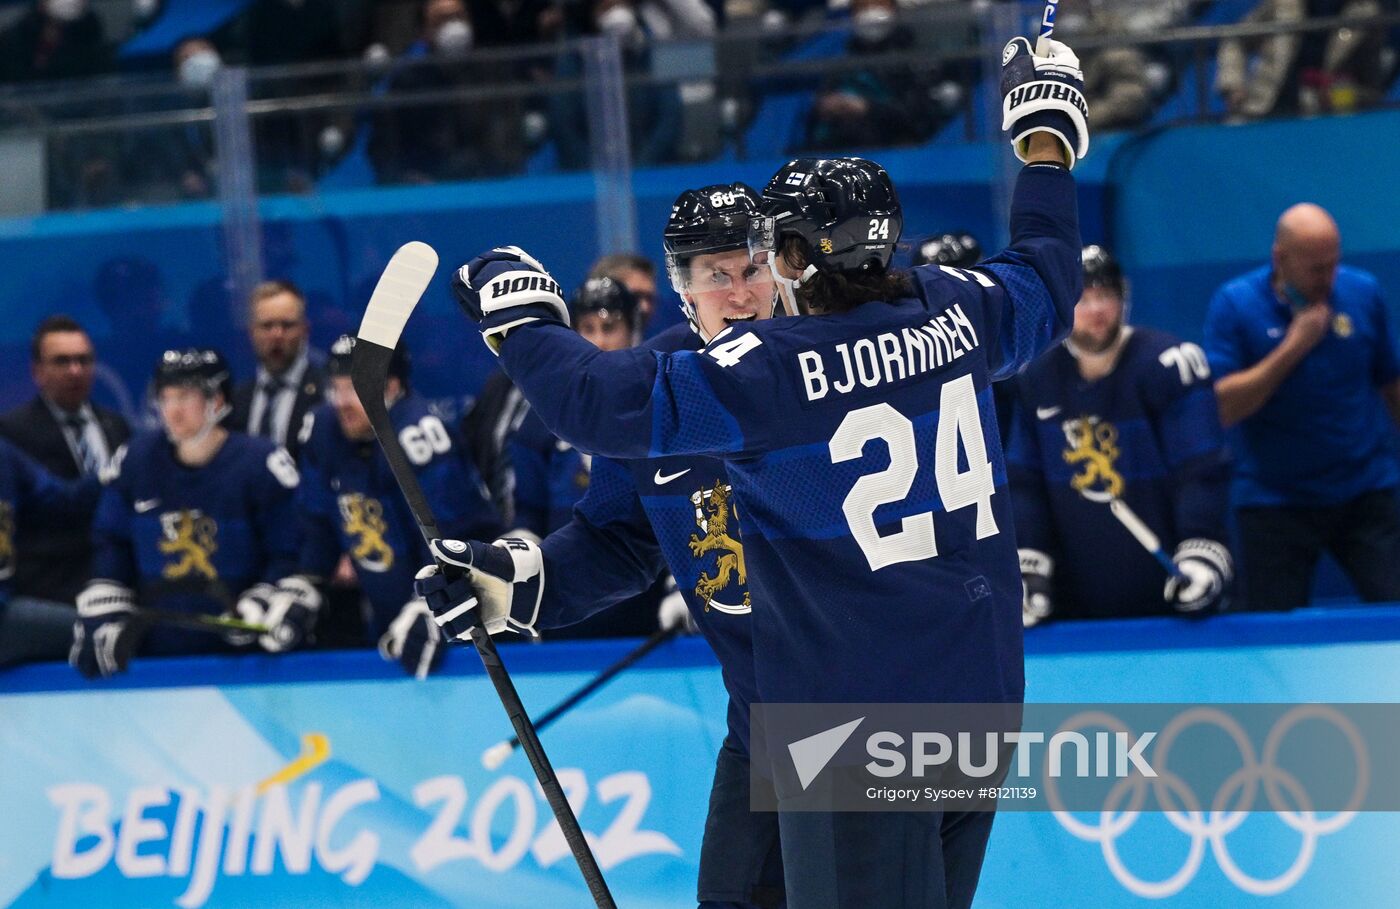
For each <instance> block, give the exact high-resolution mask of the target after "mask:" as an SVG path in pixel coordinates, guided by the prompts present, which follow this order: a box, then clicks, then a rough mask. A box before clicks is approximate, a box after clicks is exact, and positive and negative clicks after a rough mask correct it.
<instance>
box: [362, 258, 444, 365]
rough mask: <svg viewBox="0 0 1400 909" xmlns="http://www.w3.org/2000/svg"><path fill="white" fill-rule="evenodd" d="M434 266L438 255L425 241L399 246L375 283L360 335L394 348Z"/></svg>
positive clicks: (421, 295) (436, 263)
mask: <svg viewBox="0 0 1400 909" xmlns="http://www.w3.org/2000/svg"><path fill="white" fill-rule="evenodd" d="M437 267H438V254H437V253H436V252H435V251H434V250H433V248H432V247H431V246H429V245H428V244H426V243H422V242H420V241H418V240H414V241H412V242H409V243H405V244H404V245H403V246H400V247H399V250H398V252H396V253H394V256H393V258H391V259H390V260H389V264H388V265H386V266H384V274H382V275H380V276H379V283H378V284H376V285H375V286H374V293H373V294H371V295H370V298H369V305H368V306H366V307H365V317H364V319H363V320H361V322H360V331H359V336H360V337H361V338H363V339H364V340H366V341H370V342H373V343H375V344H378V345H379V346H381V347H387V348H389V349H390V350H393V349H394V347H396V346H397V345H398V343H399V336H400V335H402V334H403V327H404V325H405V324H407V322H408V317H409V316H410V315H412V314H413V308H414V307H415V306H417V305H418V301H419V300H421V299H422V298H423V292H424V291H426V290H427V289H428V283H429V282H430V281H432V280H433V274H434V273H436V272H437Z"/></svg>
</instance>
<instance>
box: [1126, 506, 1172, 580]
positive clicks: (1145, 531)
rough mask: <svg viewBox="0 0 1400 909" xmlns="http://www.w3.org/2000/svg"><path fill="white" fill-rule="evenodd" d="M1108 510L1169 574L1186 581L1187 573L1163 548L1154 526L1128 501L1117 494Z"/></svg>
mask: <svg viewBox="0 0 1400 909" xmlns="http://www.w3.org/2000/svg"><path fill="white" fill-rule="evenodd" d="M1108 510H1109V511H1110V512H1112V513H1113V516H1114V517H1115V518H1117V519H1118V523H1119V524H1122V525H1123V526H1124V527H1126V528H1127V529H1128V533H1130V534H1132V535H1133V539H1135V540H1137V541H1138V543H1139V545H1141V546H1142V548H1143V549H1146V550H1147V551H1148V553H1149V554H1151V556H1152V558H1154V559H1156V560H1157V561H1158V563H1159V564H1161V566H1162V567H1163V568H1165V569H1166V570H1167V574H1169V575H1171V576H1172V577H1174V578H1177V579H1178V580H1181V581H1185V580H1186V575H1184V574H1182V573H1181V569H1180V568H1178V567H1177V566H1176V563H1175V562H1173V561H1172V557H1171V556H1169V555H1167V553H1166V550H1164V549H1163V548H1162V541H1161V540H1159V539H1157V534H1155V533H1153V532H1152V528H1150V527H1148V526H1147V525H1146V524H1144V523H1143V522H1142V518H1140V517H1138V516H1137V513H1136V512H1134V511H1133V510H1132V509H1131V508H1129V507H1128V503H1127V502H1124V501H1123V500H1122V499H1120V498H1118V497H1117V496H1115V497H1114V498H1112V499H1109V500H1108Z"/></svg>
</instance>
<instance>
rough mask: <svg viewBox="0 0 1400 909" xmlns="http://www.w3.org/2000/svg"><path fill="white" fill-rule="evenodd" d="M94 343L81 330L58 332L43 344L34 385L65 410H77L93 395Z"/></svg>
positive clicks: (35, 365) (35, 371) (45, 339)
mask: <svg viewBox="0 0 1400 909" xmlns="http://www.w3.org/2000/svg"><path fill="white" fill-rule="evenodd" d="M96 363H97V361H96V358H95V357H94V356H93V351H92V341H90V340H88V336H87V335H86V334H84V333H83V332H81V331H55V332H50V333H48V334H46V335H44V337H43V339H42V340H41V341H40V342H39V359H38V361H37V362H35V363H34V364H33V369H32V371H33V374H34V384H35V385H36V386H38V388H39V390H40V391H41V392H43V393H44V396H45V397H47V398H48V399H49V400H51V401H53V402H54V403H55V404H57V405H58V406H59V407H62V408H63V409H64V410H77V409H78V407H79V406H81V405H82V403H83V402H84V401H86V400H87V399H88V395H90V394H92V377H93V374H94V373H95V371H96Z"/></svg>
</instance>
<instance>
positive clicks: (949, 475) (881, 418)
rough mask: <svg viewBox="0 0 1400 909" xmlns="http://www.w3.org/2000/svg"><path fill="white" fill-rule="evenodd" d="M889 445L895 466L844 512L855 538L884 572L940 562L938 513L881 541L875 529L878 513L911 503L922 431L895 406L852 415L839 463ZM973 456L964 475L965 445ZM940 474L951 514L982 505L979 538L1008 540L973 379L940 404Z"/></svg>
mask: <svg viewBox="0 0 1400 909" xmlns="http://www.w3.org/2000/svg"><path fill="white" fill-rule="evenodd" d="M874 439H883V440H884V441H885V444H886V445H888V446H889V450H890V466H889V467H886V468H885V469H884V470H881V471H879V472H877V473H872V474H867V475H866V476H863V477H861V478H860V479H858V480H856V482H855V485H854V486H852V487H851V491H850V493H849V494H848V495H847V496H846V499H845V501H843V502H842V503H841V510H842V511H843V512H845V515H846V523H847V524H849V525H850V528H851V535H852V536H854V537H855V540H856V544H857V545H859V546H860V549H861V552H863V553H865V558H866V560H867V561H869V562H870V570H871V571H878V570H879V569H881V568H885V567H886V566H889V565H896V564H898V563H900V562H918V561H922V560H924V559H929V558H933V557H934V556H936V555H938V545H937V543H936V542H935V541H934V533H933V513H932V512H929V511H925V512H922V513H920V514H916V515H911V516H909V517H906V518H904V519H903V520H902V521H901V522H900V529H899V530H897V531H895V532H894V533H891V534H888V535H886V536H881V535H880V532H879V531H878V530H877V529H876V527H875V509H876V508H878V507H880V506H881V505H887V504H889V503H891V502H900V501H903V500H904V499H905V498H906V497H907V496H908V495H909V490H910V489H911V488H912V487H913V485H914V476H915V474H917V473H918V472H919V454H918V448H917V446H916V445H915V442H914V424H913V422H912V421H910V419H909V418H908V417H906V416H904V414H902V413H900V412H899V411H897V410H895V409H894V407H892V406H891V405H889V404H885V403H881V404H872V405H871V406H869V407H861V408H859V409H857V410H853V411H851V412H850V413H848V414H846V418H845V419H844V420H842V421H841V425H840V426H838V427H837V428H836V434H835V435H833V436H832V437H831V442H830V448H831V462H832V463H833V464H840V463H841V462H843V461H850V460H854V459H855V458H859V457H860V456H861V454H862V453H863V452H864V450H865V445H866V443H867V442H870V441H872V440H874ZM959 439H961V440H962V448H963V451H964V452H965V453H966V455H967V470H964V471H959V470H958V440H959ZM933 451H934V454H933V474H934V479H935V481H936V482H937V484H938V497H939V498H940V499H942V500H943V509H944V511H956V510H957V509H959V508H966V507H967V506H969V505H976V506H977V539H979V540H981V539H984V538H986V537H990V536H994V535H995V534H997V533H1000V528H998V527H997V522H996V518H995V517H993V515H992V501H991V500H992V495H993V493H995V492H996V486H995V483H994V481H993V478H992V464H991V462H990V461H989V460H987V445H986V440H985V439H983V437H982V418H981V414H980V413H979V412H978V409H977V391H976V389H975V388H974V386H973V384H972V377H971V376H960V377H959V378H956V379H953V380H952V381H950V382H947V383H945V384H944V385H943V390H942V393H941V395H940V398H939V412H938V437H937V439H936V440H935V442H934V449H933Z"/></svg>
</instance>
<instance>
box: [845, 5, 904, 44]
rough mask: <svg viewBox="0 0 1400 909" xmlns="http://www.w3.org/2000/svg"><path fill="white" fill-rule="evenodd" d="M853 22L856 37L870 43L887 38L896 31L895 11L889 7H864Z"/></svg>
mask: <svg viewBox="0 0 1400 909" xmlns="http://www.w3.org/2000/svg"><path fill="white" fill-rule="evenodd" d="M852 22H853V23H854V27H855V32H856V37H858V38H860V39H861V40H862V41H865V42H867V43H870V44H874V43H876V42H878V41H883V40H885V39H886V38H888V37H889V36H890V32H892V31H894V13H892V12H890V11H889V10H887V9H863V10H861V11H860V12H858V13H856V14H855V16H854V18H853V19H852Z"/></svg>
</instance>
